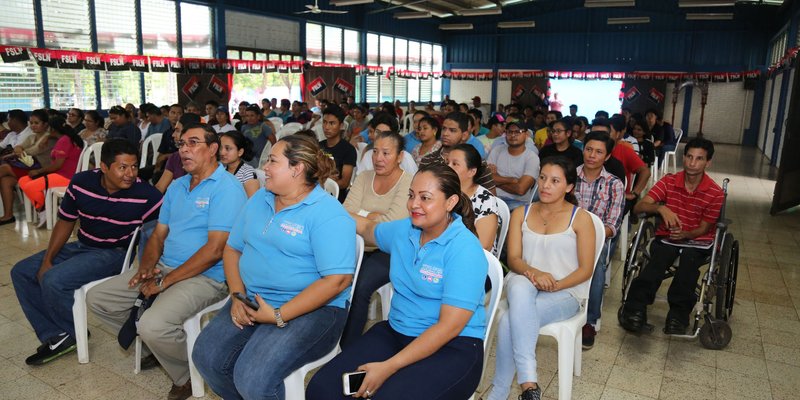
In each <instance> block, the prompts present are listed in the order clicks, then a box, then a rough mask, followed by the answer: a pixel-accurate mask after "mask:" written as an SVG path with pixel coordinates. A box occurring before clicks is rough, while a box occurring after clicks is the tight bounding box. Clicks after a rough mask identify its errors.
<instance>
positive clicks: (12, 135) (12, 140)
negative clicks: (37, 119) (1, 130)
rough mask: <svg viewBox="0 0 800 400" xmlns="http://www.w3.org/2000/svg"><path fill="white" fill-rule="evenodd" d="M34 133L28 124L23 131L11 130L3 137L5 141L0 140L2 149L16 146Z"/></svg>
mask: <svg viewBox="0 0 800 400" xmlns="http://www.w3.org/2000/svg"><path fill="white" fill-rule="evenodd" d="M30 135H33V131H32V130H31V127H30V126H26V127H25V129H23V130H22V132H20V133H17V132H14V131H11V132H9V133H8V135H6V137H5V138H3V141H2V142H0V149H5V148H6V147H7V146H11V147H16V146H17V145H19V144H20V143H22V142H23V141H24V140H25V139H26V138H28V136H30Z"/></svg>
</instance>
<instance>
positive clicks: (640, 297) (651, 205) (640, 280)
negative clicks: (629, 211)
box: [620, 138, 725, 335]
mask: <svg viewBox="0 0 800 400" xmlns="http://www.w3.org/2000/svg"><path fill="white" fill-rule="evenodd" d="M713 156H714V144H713V143H711V141H709V140H707V139H703V138H695V139H692V140H691V141H689V143H687V144H686V148H685V149H684V151H683V171H681V172H679V173H677V174H674V175H667V176H665V177H664V178H662V179H661V180H660V181H658V183H656V184H655V186H653V188H652V189H650V191H649V192H648V193H647V195H646V196H645V197H644V198H643V199H642V200H641V201H639V202H638V203H637V204H636V206H635V207H634V209H633V210H634V212H637V213H642V212H643V213H648V214H655V213H658V214H659V215H660V216H661V219H662V221H663V222H662V223H661V224H660V225H659V227H658V229H657V230H656V238H655V240H653V242H652V244H651V245H650V262H648V263H647V265H645V267H644V268H643V270H642V272H641V273H640V274H639V276H638V277H637V278H636V279H635V280H634V281H633V283H632V284H631V289H630V292H629V293H628V298H627V300H626V302H625V306H624V309H623V310H622V316H621V318H620V323H621V324H622V327H623V328H625V329H626V330H628V331H633V332H638V331H640V330H641V329H642V327H643V326H645V325H646V323H647V306H648V305H649V304H653V300H654V299H655V295H656V292H657V291H658V287H659V286H661V280H662V279H663V278H664V273H665V271H666V270H667V268H669V267H670V265H672V264H673V263H674V262H675V259H676V258H678V257H680V263H679V265H678V269H677V270H676V271H675V276H674V278H673V279H672V284H670V286H669V292H668V293H667V300H668V302H669V312H668V313H667V320H666V323H665V326H664V333H666V334H668V335H682V334H685V333H686V328H687V326H688V325H689V315H690V313H691V311H692V308H693V307H694V305H695V303H696V302H697V299H696V297H695V287H696V285H697V279H698V277H699V276H700V266H701V265H703V263H704V262H705V260H706V258H707V257H708V256H709V255H710V254H711V246H712V242H713V240H714V234H715V230H714V225H715V224H716V222H717V220H718V219H719V214H720V209H721V208H722V203H723V202H724V198H725V197H724V194H723V192H722V189H721V188H720V187H719V186H718V185H717V184H716V183H714V180H712V179H711V177H709V176H708V175H707V174H706V173H705V170H706V167H708V166H709V165H711V158H712V157H713ZM661 203H664V204H661Z"/></svg>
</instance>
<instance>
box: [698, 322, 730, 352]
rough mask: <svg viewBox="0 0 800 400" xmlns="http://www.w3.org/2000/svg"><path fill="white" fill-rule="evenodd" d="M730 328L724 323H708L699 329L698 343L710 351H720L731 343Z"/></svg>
mask: <svg viewBox="0 0 800 400" xmlns="http://www.w3.org/2000/svg"><path fill="white" fill-rule="evenodd" d="M732 335H733V332H731V327H730V325H728V323H727V322H725V321H720V320H716V321H709V322H706V323H705V324H703V327H701V328H700V343H701V344H702V345H703V347H705V348H707V349H710V350H722V349H724V348H725V346H727V345H728V343H730V342H731V336H732Z"/></svg>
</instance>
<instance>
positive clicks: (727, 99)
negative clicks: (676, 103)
mask: <svg viewBox="0 0 800 400" xmlns="http://www.w3.org/2000/svg"><path fill="white" fill-rule="evenodd" d="M752 97H753V91H749V90H744V83H743V82H728V83H710V84H709V86H708V102H707V104H706V109H705V115H704V117H703V120H704V121H703V137H705V138H706V139H709V140H711V141H713V142H714V143H734V144H739V143H741V142H742V136H743V135H744V130H745V128H747V127H748V126H750V122H749V121H750V118H749V116H750V110H751V109H752ZM748 98H749V99H750V100H749V101H748ZM701 100H702V95H701V94H700V90H698V89H697V88H695V89H694V93H693V94H692V110H691V114H690V118H689V132H690V133H691V134H692V136H694V134H696V133H697V132H698V131H699V130H700V114H701V111H702V107H701V105H700V103H701Z"/></svg>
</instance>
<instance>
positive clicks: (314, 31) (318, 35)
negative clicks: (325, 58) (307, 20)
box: [306, 24, 322, 61]
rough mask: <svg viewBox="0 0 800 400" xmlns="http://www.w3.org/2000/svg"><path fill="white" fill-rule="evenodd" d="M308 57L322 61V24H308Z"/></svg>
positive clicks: (310, 59)
mask: <svg viewBox="0 0 800 400" xmlns="http://www.w3.org/2000/svg"><path fill="white" fill-rule="evenodd" d="M306 59H308V61H322V25H317V24H306Z"/></svg>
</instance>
